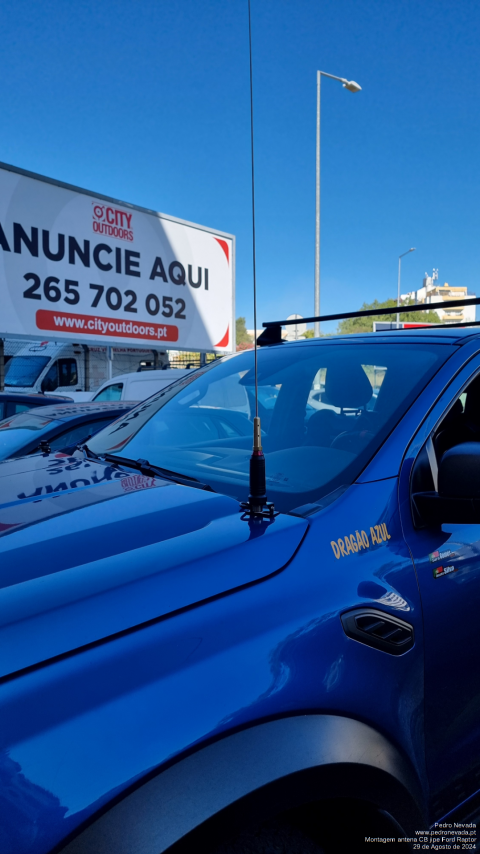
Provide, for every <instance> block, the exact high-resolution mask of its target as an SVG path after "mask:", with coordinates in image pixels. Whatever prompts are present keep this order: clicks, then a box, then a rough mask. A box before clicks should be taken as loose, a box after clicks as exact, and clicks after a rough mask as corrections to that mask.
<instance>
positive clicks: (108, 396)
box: [93, 383, 123, 400]
mask: <svg viewBox="0 0 480 854" xmlns="http://www.w3.org/2000/svg"><path fill="white" fill-rule="evenodd" d="M122 391H123V383H113V384H112V385H107V386H106V387H105V388H104V389H102V391H101V392H99V393H98V394H97V395H96V396H95V397H94V398H93V400H121V399H122Z"/></svg>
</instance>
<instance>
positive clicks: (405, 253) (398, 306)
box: [397, 246, 416, 329]
mask: <svg viewBox="0 0 480 854" xmlns="http://www.w3.org/2000/svg"><path fill="white" fill-rule="evenodd" d="M415 248H416V247H415V246H412V248H411V249H407V251H406V252H403V253H402V255H399V256H398V290H397V308H400V274H401V271H402V258H404V257H405V255H408V254H409V252H415ZM397 329H400V312H398V311H397Z"/></svg>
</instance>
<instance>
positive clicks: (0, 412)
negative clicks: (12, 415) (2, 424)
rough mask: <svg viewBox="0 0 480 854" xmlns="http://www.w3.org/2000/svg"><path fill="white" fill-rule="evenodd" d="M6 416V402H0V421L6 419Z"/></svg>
mask: <svg viewBox="0 0 480 854" xmlns="http://www.w3.org/2000/svg"><path fill="white" fill-rule="evenodd" d="M5 417H6V412H5V404H4V403H0V421H3V419H4V418H5Z"/></svg>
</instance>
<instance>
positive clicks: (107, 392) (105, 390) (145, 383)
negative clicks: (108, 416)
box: [91, 368, 192, 401]
mask: <svg viewBox="0 0 480 854" xmlns="http://www.w3.org/2000/svg"><path fill="white" fill-rule="evenodd" d="M191 373H192V370H188V371H187V370H183V369H181V368H166V369H165V370H163V371H139V372H138V373H135V374H121V375H120V376H119V377H115V379H112V380H108V382H106V383H103V385H102V386H100V388H99V389H98V391H97V392H96V393H95V394H94V395H93V397H92V398H91V400H95V401H97V400H98V401H100V400H145V398H147V397H150V396H151V395H152V394H155V393H156V392H157V391H161V390H162V389H163V388H165V387H166V386H167V385H170V383H173V382H175V380H180V379H182V378H183V377H186V376H188V374H191Z"/></svg>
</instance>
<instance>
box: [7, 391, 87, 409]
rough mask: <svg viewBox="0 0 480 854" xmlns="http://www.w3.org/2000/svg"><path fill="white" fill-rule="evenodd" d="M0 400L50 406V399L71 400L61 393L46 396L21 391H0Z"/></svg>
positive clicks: (66, 401)
mask: <svg viewBox="0 0 480 854" xmlns="http://www.w3.org/2000/svg"><path fill="white" fill-rule="evenodd" d="M2 400H18V401H22V402H24V403H36V404H44V405H45V406H51V405H52V401H53V402H55V401H56V400H58V401H61V400H64V401H65V403H70V402H72V398H71V397H67V396H65V397H64V396H63V395H61V394H56V395H51V396H50V395H49V396H48V397H47V396H46V395H44V394H24V393H23V392H21V391H0V401H2Z"/></svg>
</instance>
